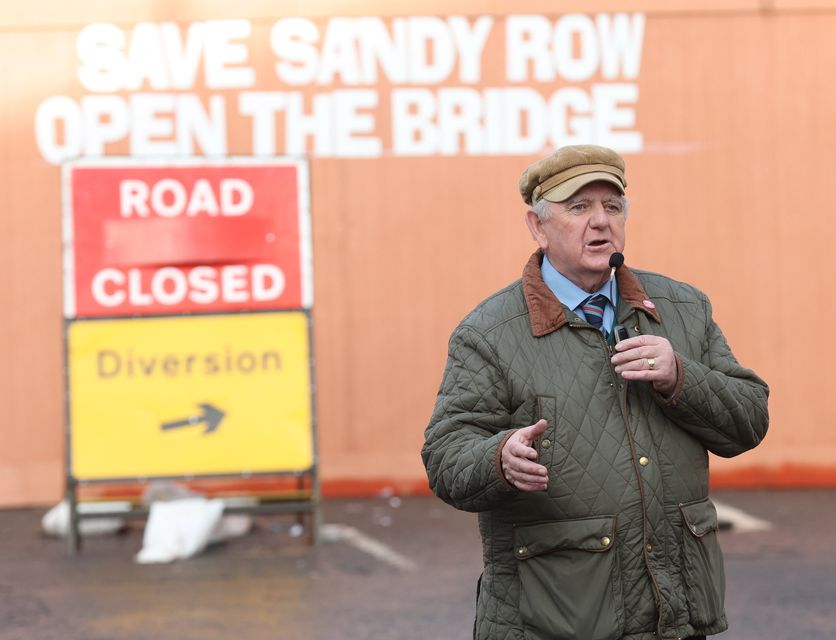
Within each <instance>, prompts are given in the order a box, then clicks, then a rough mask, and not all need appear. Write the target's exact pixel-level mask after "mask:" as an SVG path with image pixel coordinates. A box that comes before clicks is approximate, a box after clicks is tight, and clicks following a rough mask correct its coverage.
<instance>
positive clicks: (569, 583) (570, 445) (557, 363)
mask: <svg viewBox="0 0 836 640" xmlns="http://www.w3.org/2000/svg"><path fill="white" fill-rule="evenodd" d="M626 186H627V182H626V180H625V171H624V161H623V159H622V158H621V157H620V156H619V155H618V154H617V153H615V152H614V151H612V150H610V149H606V148H603V147H597V146H590V145H582V146H571V147H564V148H561V149H559V150H558V151H557V152H556V153H554V154H553V155H551V156H549V157H547V158H545V159H543V160H540V161H538V162H536V163H534V164H533V165H531V166H530V167H528V169H526V171H525V173H523V175H522V178H521V179H520V193H521V194H522V197H523V200H525V202H526V204H527V205H528V210H527V212H526V214H525V215H526V223H527V225H528V229H529V231H530V232H531V235H532V237H533V238H534V240H535V242H536V243H537V245H538V246H539V250H538V251H537V252H536V253H534V255H532V256H531V258H530V259H529V261H528V263H527V264H526V265H525V268H524V269H523V274H522V278H521V279H520V280H518V281H516V282H514V283H513V284H511V285H510V286H508V287H506V288H505V289H502V290H501V291H499V292H497V293H496V294H494V295H493V296H491V297H490V298H488V299H487V300H485V301H484V302H482V303H481V304H480V305H479V306H477V307H476V309H475V310H474V311H472V312H471V313H470V314H469V315H468V316H467V317H466V318H465V319H464V320H463V321H462V322H461V324H459V326H458V327H457V328H456V330H455V331H454V332H453V335H452V337H451V338H450V344H449V354H448V360H447V365H446V367H445V371H444V377H443V380H442V383H441V388H440V390H439V393H438V397H437V400H436V405H435V410H434V412H433V415H432V419H431V421H430V424H429V426H428V427H427V430H426V434H425V436H426V441H425V444H424V447H423V451H422V456H423V460H424V465H425V466H426V469H427V474H428V477H429V480H430V485H431V486H432V489H433V491H434V492H435V493H436V495H438V496H439V497H440V498H441V499H443V500H444V501H446V502H448V503H449V504H451V505H453V506H454V507H456V508H458V509H464V510H467V511H475V512H478V513H479V528H480V532H481V535H482V542H483V548H484V554H483V555H484V563H485V566H484V572H483V574H482V576H481V578H480V581H479V588H478V604H477V613H476V624H475V632H474V637H475V638H480V639H488V638H490V639H499V640H511V639H520V640H522V639H525V640H619V639H625V640H651V639H653V640H658V639H667V638H702V637H704V636H706V635H710V634H714V633H719V632H720V631H723V630H724V629H726V627H727V622H726V616H725V612H724V606H723V600H724V593H725V577H724V573H723V559H722V556H721V553H720V548H719V545H718V541H717V512H716V510H715V508H714V505H713V504H712V503H711V501H710V500H709V499H708V453H707V452H708V451H711V452H713V453H715V454H717V455H720V456H724V457H730V456H735V455H738V454H740V453H743V452H744V451H746V450H748V449H751V448H752V447H755V446H756V445H757V444H758V443H759V442H760V441H761V440H762V439H763V437H764V435H765V433H766V430H767V425H768V421H769V418H768V411H767V396H768V388H767V386H766V384H765V383H764V382H763V380H761V379H760V378H759V377H758V376H757V375H755V373H754V372H752V371H751V370H749V369H745V368H744V367H742V366H741V365H740V364H738V362H737V360H736V359H735V357H734V355H733V354H732V352H731V350H730V349H729V346H728V344H727V343H726V340H725V338H724V337H723V333H722V332H721V331H720V328H719V327H718V326H717V324H715V322H714V320H713V319H712V310H711V303H710V302H709V300H708V298H707V297H706V296H705V294H703V293H702V292H700V291H698V290H697V289H695V288H694V287H692V286H690V285H688V284H684V283H682V282H677V281H675V280H671V279H670V278H666V277H665V276H662V275H659V274H656V273H650V272H647V271H640V270H637V269H630V268H628V267H627V266H620V265H621V263H622V262H623V257H622V256H621V252H622V251H623V250H624V243H625V222H626V218H627V200H626V198H625V196H624V193H625V189H626ZM614 254H615V255H614ZM611 264H612V266H611ZM616 267H617V268H616ZM613 272H615V274H614V276H612V274H613Z"/></svg>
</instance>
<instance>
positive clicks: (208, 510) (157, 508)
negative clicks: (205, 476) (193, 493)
mask: <svg viewBox="0 0 836 640" xmlns="http://www.w3.org/2000/svg"><path fill="white" fill-rule="evenodd" d="M223 510H224V504H223V501H222V500H217V499H214V500H207V499H206V498H183V499H182V500H169V501H164V502H153V503H152V504H151V510H150V513H149V514H148V523H147V524H146V525H145V533H144V534H143V536H142V549H141V550H140V552H139V553H138V554H136V557H135V560H136V561H137V562H138V563H140V564H150V563H155V562H171V561H173V560H180V559H184V558H191V557H192V556H195V555H197V554H198V553H200V552H201V551H203V549H205V548H206V545H207V544H209V539H210V538H211V536H212V531H213V530H214V529H215V527H216V526H218V524H219V523H220V521H221V515H222V514H223Z"/></svg>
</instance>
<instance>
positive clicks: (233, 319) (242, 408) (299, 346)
mask: <svg viewBox="0 0 836 640" xmlns="http://www.w3.org/2000/svg"><path fill="white" fill-rule="evenodd" d="M67 341H68V364H69V396H70V434H71V437H70V442H71V447H70V454H71V461H70V464H71V470H72V475H73V477H75V478H76V479H78V480H96V479H118V478H138V477H155V476H183V475H213V474H237V473H257V472H276V471H304V470H309V469H310V468H311V467H312V465H313V440H314V439H313V424H312V409H311V405H312V400H311V379H310V371H311V366H310V365H311V363H310V345H309V333H308V318H307V315H306V314H305V313H304V312H301V311H300V312H283V313H260V314H248V315H224V316H189V317H169V318H131V319H123V320H90V321H76V322H73V323H71V324H70V325H69V328H68V338H67Z"/></svg>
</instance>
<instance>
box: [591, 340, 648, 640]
mask: <svg viewBox="0 0 836 640" xmlns="http://www.w3.org/2000/svg"><path fill="white" fill-rule="evenodd" d="M596 331H597V333H598V335H600V336H601V341H602V342H603V343H604V349H605V350H606V352H607V354H608V356H609V357H608V359H607V361H608V362H609V365H610V373H611V374H612V377H613V380H615V385H616V386H615V389H616V393H618V394H619V396H621V413H622V415H623V416H624V426H625V427H626V429H627V444H629V446H630V460H631V462H632V463H633V472H634V473H635V475H636V480H637V481H638V485H639V497H640V498H641V501H642V558H644V565H645V567H646V568H647V574H648V575H649V576H650V582H651V583H652V584H653V590H654V591H655V592H656V602H658V603H659V610H658V618H657V621H656V633H657V635H658V636H659V637H660V638H661V637H662V618H663V614H664V609H663V606H662V591H661V590H660V589H659V583H658V582H656V575H655V574H654V573H653V569H652V567H651V566H650V561H649V560H648V558H647V499H646V498H645V495H644V483H643V481H642V476H641V469H639V466H638V458H637V456H636V445H635V442H634V441H633V425H632V424H631V423H630V413H629V407H628V405H627V384H628V382H627V381H626V380H625V381H624V389H623V393H622V390H621V389H620V388H619V385H620V384H621V383H620V382H619V380H618V374H617V373H616V372H615V367H613V366H612V361H611V360H609V358H610V357H612V355H613V352H614V349H613V348H612V346H610V344H609V343H608V342H607V340H606V338H605V337H604V334H602V333H601V332H600V331H598V330H597V329H596Z"/></svg>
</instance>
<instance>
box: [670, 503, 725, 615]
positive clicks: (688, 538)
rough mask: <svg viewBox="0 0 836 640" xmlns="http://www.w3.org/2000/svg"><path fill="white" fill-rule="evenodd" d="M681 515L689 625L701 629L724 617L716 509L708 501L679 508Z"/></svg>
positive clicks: (722, 570) (721, 567)
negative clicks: (689, 615)
mask: <svg viewBox="0 0 836 640" xmlns="http://www.w3.org/2000/svg"><path fill="white" fill-rule="evenodd" d="M679 509H680V510H681V511H682V522H683V529H684V531H683V534H682V535H683V540H682V575H683V578H684V580H685V592H686V594H687V596H688V608H689V610H690V612H691V624H692V625H694V626H695V627H697V628H699V627H704V626H707V625H710V624H712V623H714V622H716V621H717V620H718V619H719V618H721V617H722V616H723V611H724V609H723V607H724V601H725V597H726V574H725V570H724V568H723V555H722V552H721V551H720V543H719V541H718V540H717V529H718V524H717V509H716V508H715V507H714V505H713V504H712V503H711V501H710V500H709V499H708V498H705V499H704V500H700V501H699V502H692V503H688V504H681V505H679Z"/></svg>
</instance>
